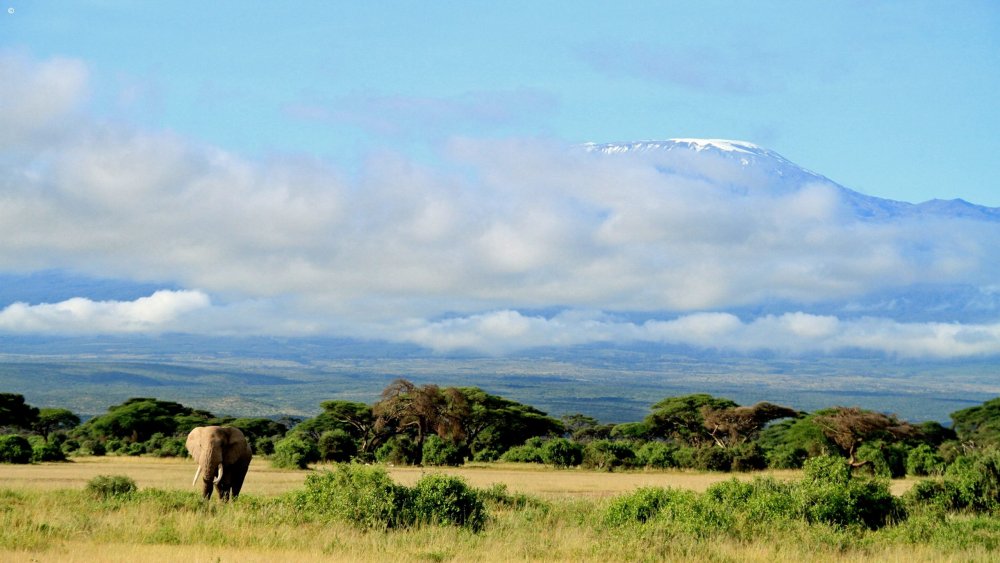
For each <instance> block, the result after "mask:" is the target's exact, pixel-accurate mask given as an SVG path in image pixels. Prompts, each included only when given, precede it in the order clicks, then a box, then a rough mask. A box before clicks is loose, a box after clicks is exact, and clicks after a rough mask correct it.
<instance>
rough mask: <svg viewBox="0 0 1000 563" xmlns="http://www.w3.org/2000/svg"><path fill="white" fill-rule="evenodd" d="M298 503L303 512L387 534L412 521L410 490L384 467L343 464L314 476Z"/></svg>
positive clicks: (296, 502) (306, 485) (299, 497)
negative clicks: (387, 531) (385, 531)
mask: <svg viewBox="0 0 1000 563" xmlns="http://www.w3.org/2000/svg"><path fill="white" fill-rule="evenodd" d="M294 502H295V504H296V506H297V507H298V508H299V509H301V510H305V511H307V512H310V513H314V514H320V515H326V516H330V517H333V518H336V519H338V520H341V521H344V522H348V523H351V524H353V525H355V526H358V527H360V528H370V529H381V530H385V529H389V528H397V527H400V526H406V525H408V524H409V523H410V522H411V521H412V513H411V512H410V510H409V505H410V492H409V490H408V489H407V488H406V487H404V486H402V485H397V484H396V483H395V482H393V480H392V478H390V477H389V474H388V473H386V471H385V469H382V468H380V467H369V466H363V465H357V464H342V465H338V466H337V467H336V469H334V470H333V471H319V472H316V473H312V474H310V475H309V476H307V477H306V482H305V490H303V491H302V492H300V493H298V494H297V495H296V496H295V499H294Z"/></svg>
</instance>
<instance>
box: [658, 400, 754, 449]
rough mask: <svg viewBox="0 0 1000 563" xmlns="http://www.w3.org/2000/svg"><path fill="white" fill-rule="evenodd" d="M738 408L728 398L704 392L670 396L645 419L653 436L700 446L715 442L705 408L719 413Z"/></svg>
mask: <svg viewBox="0 0 1000 563" xmlns="http://www.w3.org/2000/svg"><path fill="white" fill-rule="evenodd" d="M736 406H738V405H737V404H736V403H734V402H733V401H730V400H729V399H722V398H718V397H713V396H711V395H708V394H705V393H697V394H694V395H684V396H681V397H667V398H666V399H663V400H662V401H660V402H658V403H656V404H655V405H653V412H652V413H650V414H649V415H648V416H647V417H646V420H645V422H646V424H647V425H648V426H649V431H650V434H651V435H652V436H658V437H661V438H666V439H670V440H673V441H675V442H680V443H685V444H690V445H693V446H697V445H701V444H703V443H705V442H712V441H713V440H712V435H711V434H710V433H709V432H708V429H706V428H705V417H704V416H703V415H702V408H705V407H708V408H711V409H714V410H720V409H727V408H730V407H736Z"/></svg>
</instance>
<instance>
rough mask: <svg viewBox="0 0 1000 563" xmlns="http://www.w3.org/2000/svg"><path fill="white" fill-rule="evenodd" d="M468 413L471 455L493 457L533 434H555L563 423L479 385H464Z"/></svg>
mask: <svg viewBox="0 0 1000 563" xmlns="http://www.w3.org/2000/svg"><path fill="white" fill-rule="evenodd" d="M459 391H460V392H461V393H462V394H463V395H464V396H465V400H466V404H467V405H468V414H467V416H466V418H465V419H464V420H463V421H462V430H463V433H464V434H465V439H466V442H467V444H468V448H469V451H470V453H471V454H472V458H473V459H476V460H478V461H485V460H494V459H497V458H498V457H499V456H500V454H502V453H503V452H505V451H507V450H508V449H510V448H512V447H514V446H516V445H518V444H523V443H524V442H525V441H526V440H528V439H530V438H534V437H544V436H556V435H559V434H562V433H563V425H562V423H561V422H559V421H558V420H556V419H554V418H551V417H549V416H548V415H546V414H545V413H544V412H542V411H540V410H538V409H536V408H534V407H531V406H528V405H524V404H521V403H518V402H516V401H512V400H510V399H505V398H503V397H498V396H496V395H491V394H489V393H486V392H485V391H483V390H482V389H480V388H478V387H461V388H459Z"/></svg>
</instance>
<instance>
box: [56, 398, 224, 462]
mask: <svg viewBox="0 0 1000 563" xmlns="http://www.w3.org/2000/svg"><path fill="white" fill-rule="evenodd" d="M212 418H213V417H212V415H211V414H210V413H207V412H204V411H196V410H194V409H190V408H188V407H185V406H183V405H181V404H180V403H175V402H173V401H160V400H157V399H152V398H145V397H140V398H134V399H129V400H127V401H125V402H124V403H122V404H120V405H115V406H112V407H111V408H109V409H108V412H107V413H105V414H103V415H100V416H97V417H94V418H92V419H90V420H88V421H87V422H86V423H84V424H83V425H81V426H79V427H78V428H77V432H76V433H75V435H77V436H79V437H89V438H92V439H98V440H107V439H110V438H117V439H119V440H125V441H128V442H133V443H138V442H145V441H146V440H149V438H150V437H152V436H153V435H154V434H157V433H159V434H163V435H164V436H174V435H186V434H187V433H188V432H189V431H190V430H191V429H192V428H194V427H195V426H200V425H204V424H208V423H209V422H210V421H211V420H212ZM108 449H109V450H111V449H112V448H108Z"/></svg>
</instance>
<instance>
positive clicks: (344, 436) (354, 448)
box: [316, 428, 358, 462]
mask: <svg viewBox="0 0 1000 563" xmlns="http://www.w3.org/2000/svg"><path fill="white" fill-rule="evenodd" d="M316 447H317V449H318V450H319V459H320V460H322V461H339V462H344V461H350V460H351V459H352V458H353V457H354V455H355V454H357V453H358V445H357V443H356V442H355V441H354V438H353V437H351V435H350V434H348V433H347V432H346V431H344V430H342V429H340V428H337V429H335V430H327V431H326V432H323V434H321V435H320V437H319V441H318V443H317V444H316Z"/></svg>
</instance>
